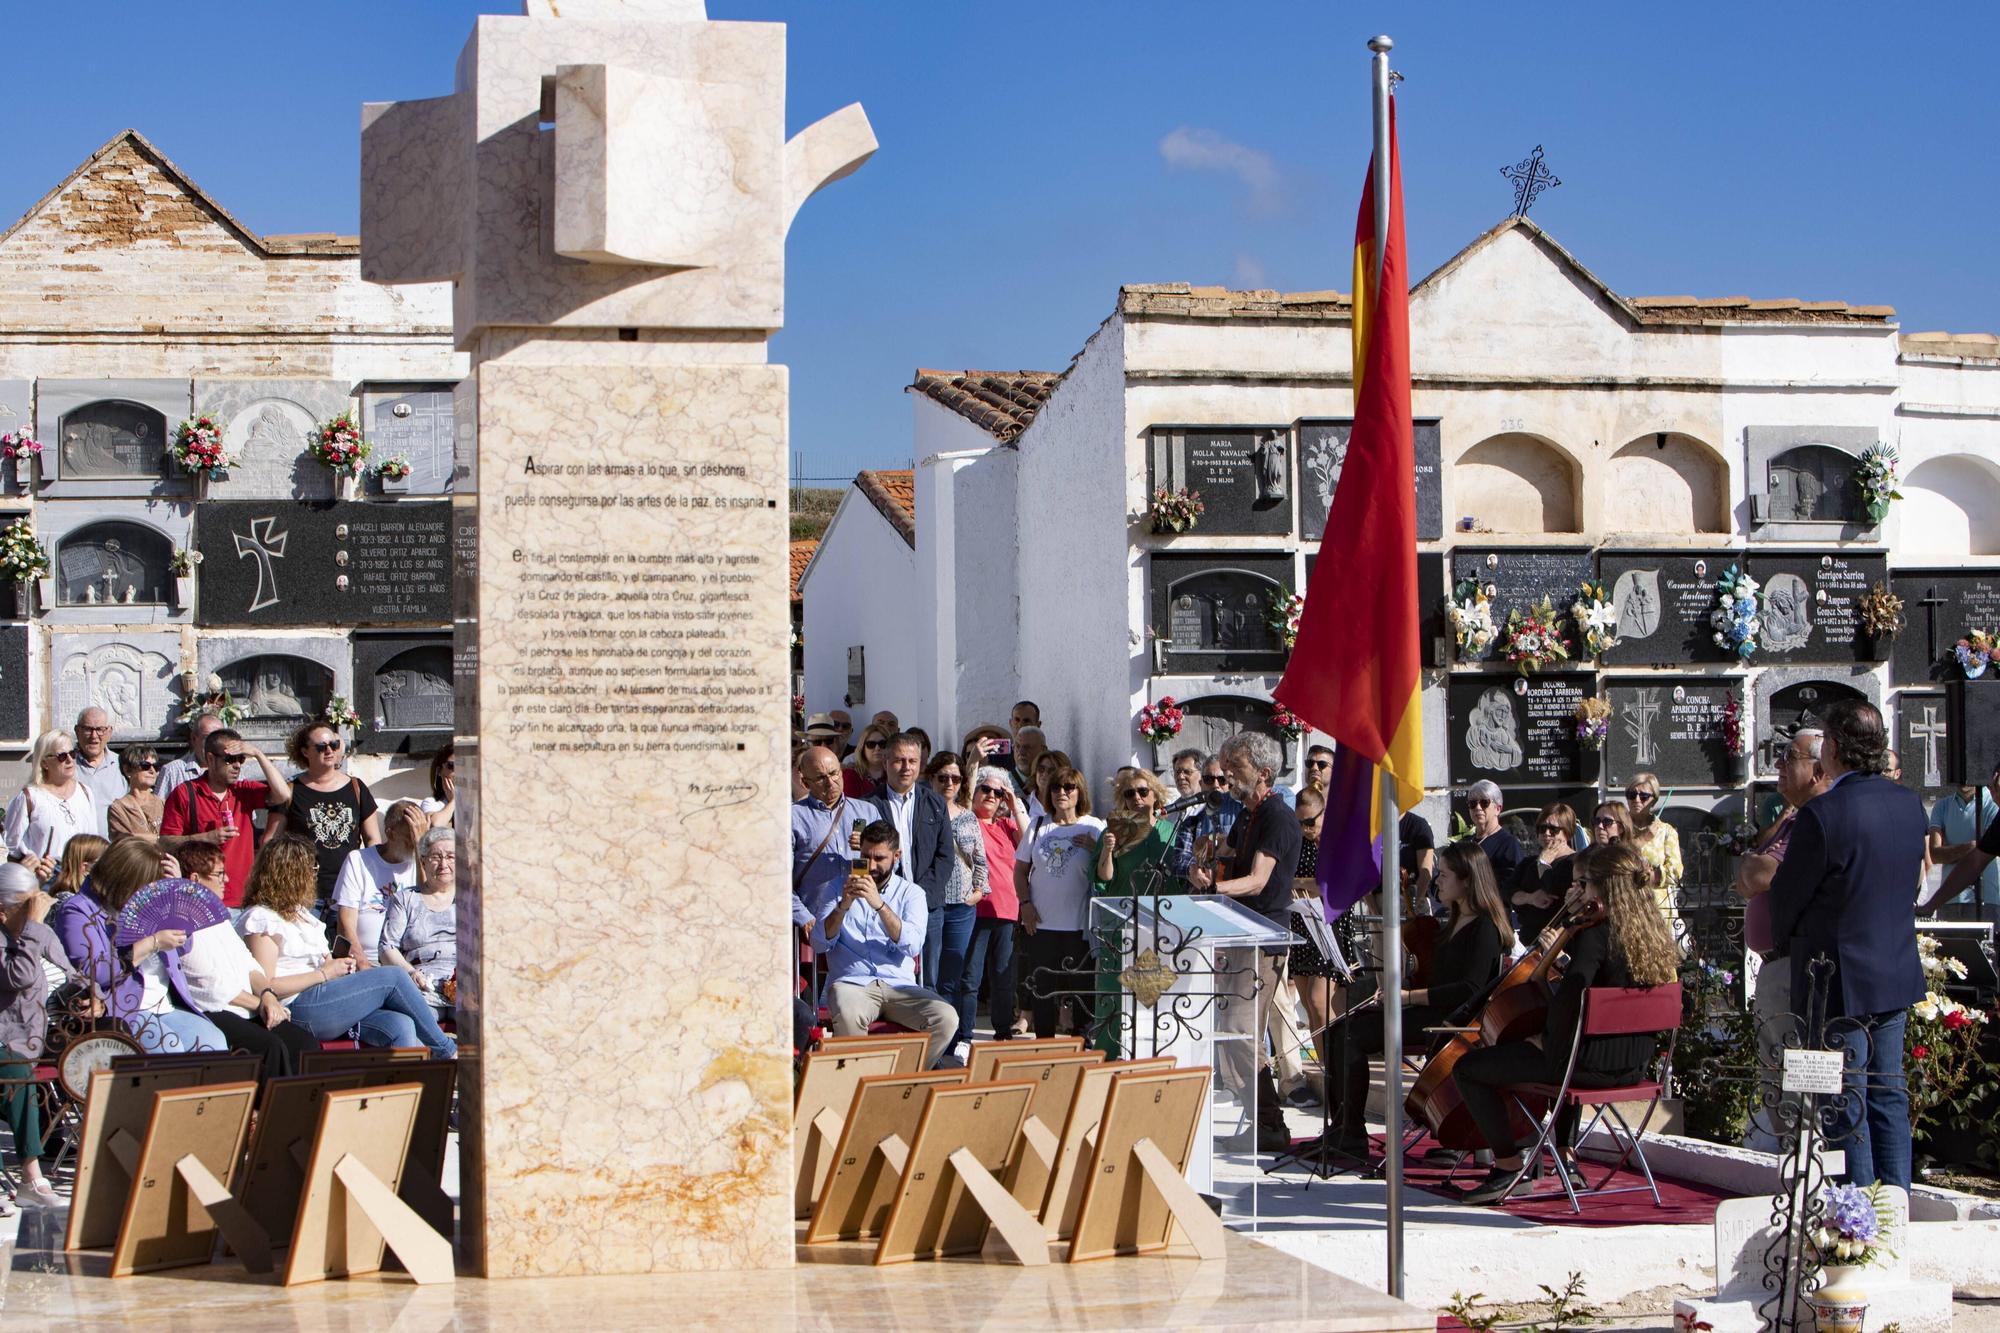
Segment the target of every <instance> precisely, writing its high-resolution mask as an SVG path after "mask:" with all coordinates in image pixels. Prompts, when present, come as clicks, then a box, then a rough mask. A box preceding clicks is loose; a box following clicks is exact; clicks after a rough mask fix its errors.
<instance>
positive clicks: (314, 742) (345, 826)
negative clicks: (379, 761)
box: [268, 721, 428, 961]
mask: <svg viewBox="0 0 2000 1333" xmlns="http://www.w3.org/2000/svg"><path fill="white" fill-rule="evenodd" d="M346 757H347V754H346V745H345V743H344V742H343V741H342V740H341V737H340V730H339V729H338V728H337V727H332V726H328V725H327V724H326V723H325V722H323V721H315V722H308V723H306V724H305V725H304V726H303V727H300V728H299V729H298V730H297V731H294V732H293V733H292V738H291V739H290V740H289V741H287V742H286V743H285V758H287V759H289V760H291V761H292V763H294V764H295V765H297V766H298V767H299V768H302V769H304V770H305V771H304V772H303V773H300V774H298V775H297V776H295V777H294V778H293V779H292V799H291V800H289V801H287V802H285V818H284V823H283V824H282V826H281V825H280V824H279V822H278V821H277V820H276V819H273V820H271V821H270V822H271V832H270V834H269V835H268V837H276V836H277V834H278V830H279V828H280V827H282V828H283V830H284V831H285V832H286V833H291V834H296V835H297V836H298V837H301V838H305V839H307V840H308V841H310V842H311V843H312V845H313V848H314V850H315V851H316V852H317V853H318V855H319V905H320V910H321V911H324V910H325V909H326V904H327V903H328V902H330V901H331V900H332V898H333V882H334V880H335V878H337V877H338V876H339V874H340V867H341V864H342V863H343V862H345V861H346V860H347V855H348V853H349V852H353V851H357V850H359V849H360V848H362V847H373V846H374V845H375V844H376V843H378V842H380V841H382V820H381V818H380V817H379V816H378V815H377V814H376V813H375V796H374V793H372V792H370V791H369V790H368V785H367V784H366V783H364V782H362V781H361V780H360V779H359V778H352V777H349V776H348V775H347V772H346V769H345V767H344V762H345V760H346ZM427 822H428V821H427ZM370 961H373V960H372V959H371V960H370Z"/></svg>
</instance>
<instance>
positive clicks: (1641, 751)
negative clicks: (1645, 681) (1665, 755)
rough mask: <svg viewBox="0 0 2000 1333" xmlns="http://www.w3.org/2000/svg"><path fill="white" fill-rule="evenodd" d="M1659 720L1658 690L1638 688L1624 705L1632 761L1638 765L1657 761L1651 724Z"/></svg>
mask: <svg viewBox="0 0 2000 1333" xmlns="http://www.w3.org/2000/svg"><path fill="white" fill-rule="evenodd" d="M1659 720H1660V692H1659V691H1658V690H1639V691H1637V692H1636V693H1635V694H1634V695H1633V699H1632V702H1631V703H1629V704H1626V705H1625V730H1626V733H1627V734H1628V735H1630V736H1631V737H1632V744H1633V756H1632V762H1633V763H1635V764H1638V765H1640V766H1642V767H1643V766H1645V765H1648V764H1652V763H1656V762H1658V760H1657V757H1656V754H1657V752H1656V751H1655V749H1654V747H1653V724H1654V723H1655V722H1657V721H1659Z"/></svg>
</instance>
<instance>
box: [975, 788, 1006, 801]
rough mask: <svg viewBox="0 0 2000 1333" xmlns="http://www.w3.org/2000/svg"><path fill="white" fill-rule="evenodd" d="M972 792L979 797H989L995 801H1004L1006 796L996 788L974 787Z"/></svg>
mask: <svg viewBox="0 0 2000 1333" xmlns="http://www.w3.org/2000/svg"><path fill="white" fill-rule="evenodd" d="M973 790H974V791H975V792H977V793H978V794H979V795H981V796H991V797H992V798H993V799H994V800H996V801H998V800H1003V799H1005V798H1006V795H1007V793H1006V792H1004V791H1001V790H1000V789H999V788H998V787H975V788H973Z"/></svg>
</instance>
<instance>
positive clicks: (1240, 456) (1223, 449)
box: [1150, 426, 1292, 536]
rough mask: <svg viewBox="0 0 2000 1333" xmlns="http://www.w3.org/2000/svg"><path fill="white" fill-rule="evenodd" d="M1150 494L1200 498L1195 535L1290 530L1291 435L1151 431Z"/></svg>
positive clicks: (1272, 430)
mask: <svg viewBox="0 0 2000 1333" xmlns="http://www.w3.org/2000/svg"><path fill="white" fill-rule="evenodd" d="M1151 437H1152V439H1151V444H1152V447H1151V450H1150V454H1151V462H1152V479H1153V484H1152V489H1153V490H1155V491H1157V490H1160V489H1162V488H1164V489H1166V490H1169V491H1180V490H1191V491H1195V492H1197V493H1199V494H1200V496H1201V503H1202V509H1203V513H1202V516H1201V521H1200V522H1199V523H1198V524H1197V525H1196V529H1195V530H1196V531H1198V532H1214V533H1224V534H1227V535H1230V536H1248V535H1261V534H1289V533H1290V532H1291V531H1292V500H1291V473H1292V465H1291V452H1292V450H1291V433H1290V432H1289V431H1288V430H1286V429H1285V428H1284V427H1282V426H1253V427H1242V428H1228V429H1215V428H1209V427H1194V426H1187V427H1183V426H1155V427H1154V428H1153V429H1152V432H1151Z"/></svg>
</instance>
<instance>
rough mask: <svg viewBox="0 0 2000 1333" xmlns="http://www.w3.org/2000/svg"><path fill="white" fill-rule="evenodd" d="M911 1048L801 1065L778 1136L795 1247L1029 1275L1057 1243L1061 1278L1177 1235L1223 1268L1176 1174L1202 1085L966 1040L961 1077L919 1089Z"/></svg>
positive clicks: (889, 1043) (1201, 1209) (1167, 1063)
mask: <svg viewBox="0 0 2000 1333" xmlns="http://www.w3.org/2000/svg"><path fill="white" fill-rule="evenodd" d="M925 1041H926V1039H925V1037H924V1035H923V1034H922V1033H916V1034H913V1035H909V1036H903V1035H900V1034H892V1035H886V1036H856V1037H830V1038H828V1039H826V1040H825V1041H823V1042H822V1043H821V1044H820V1045H819V1047H818V1048H817V1049H815V1050H814V1051H813V1052H812V1053H811V1054H809V1055H808V1056H807V1057H806V1062H805V1067H804V1069H803V1070H802V1071H801V1073H800V1076H799V1081H798V1087H797V1090H796V1093H795V1095H794V1099H793V1121H792V1125H793V1131H792V1132H793V1167H794V1171H795V1191H796V1192H795V1196H794V1203H795V1205H796V1212H797V1215H798V1216H799V1217H803V1218H810V1220H809V1221H808V1222H807V1224H806V1229H805V1236H804V1243H805V1245H806V1246H807V1247H811V1246H816V1245H828V1244H832V1243H834V1242H836V1241H865V1240H871V1239H872V1240H874V1241H875V1243H876V1244H875V1263H877V1264H893V1263H902V1262H905V1261H908V1260H911V1259H939V1258H944V1257H946V1256H949V1255H960V1254H977V1253H979V1252H980V1251H982V1250H983V1249H984V1248H985V1247H986V1242H987V1240H988V1239H989V1238H990V1237H997V1238H998V1240H999V1241H1000V1243H1001V1244H1002V1245H1003V1246H1004V1247H1005V1248H1006V1250H1007V1251H1008V1252H1010V1253H1011V1254H1012V1255H1013V1257H1014V1259H1015V1260H1016V1261H1017V1262H1019V1263H1022V1264H1026V1265H1039V1264H1046V1263H1048V1262H1049V1261H1050V1257H1051V1252H1052V1251H1054V1250H1059V1249H1060V1247H1061V1246H1062V1245H1064V1244H1067V1246H1068V1250H1067V1255H1066V1258H1067V1260H1068V1262H1071V1263H1077V1262H1080V1261H1082V1260H1085V1259H1103V1258H1108V1257H1110V1256H1112V1255H1117V1254H1144V1253H1148V1252H1153V1251H1159V1250H1164V1249H1166V1248H1167V1246H1168V1244H1169V1242H1170V1241H1172V1240H1173V1238H1174V1232H1175V1230H1176V1228H1178V1229H1179V1231H1180V1232H1181V1233H1182V1234H1184V1235H1185V1236H1186V1238H1187V1240H1188V1241H1189V1242H1190V1243H1191V1244H1192V1246H1193V1247H1194V1250H1195V1253H1196V1254H1197V1255H1199V1256H1200V1257H1201V1258H1203V1259H1220V1258H1222V1256H1223V1244H1224V1233H1223V1227H1222V1223H1221V1221H1220V1220H1219V1219H1218V1218H1217V1217H1216V1215H1215V1213H1214V1212H1213V1211H1212V1210H1211V1209H1210V1208H1209V1206H1208V1204H1207V1203H1206V1202H1205V1201H1204V1200H1203V1199H1202V1197H1201V1196H1200V1195H1199V1194H1198V1193H1196V1192H1195V1189H1194V1187H1193V1186H1191V1185H1189V1184H1188V1182H1187V1178H1186V1175H1185V1172H1186V1170H1187V1165H1188V1159H1189V1156H1190V1154H1192V1152H1193V1151H1194V1147H1195V1134H1196V1132H1197V1130H1198V1127H1199V1125H1200V1122H1201V1107H1202V1103H1203V1101H1204V1099H1206V1098H1207V1097H1208V1095H1209V1080H1210V1073H1211V1071H1210V1070H1209V1069H1207V1068H1206V1067H1202V1068H1187V1069H1180V1068H1176V1067H1175V1065H1174V1061H1173V1060H1172V1059H1170V1058H1160V1059H1151V1060H1124V1061H1106V1060H1105V1058H1104V1053H1103V1052H1102V1051H1095V1050H1090V1051H1087V1050H1084V1049H1083V1041H1082V1039H1081V1038H1079V1037H1054V1038H1047V1039H1040V1040H1030V1041H993V1042H975V1043H973V1045H972V1047H971V1053H970V1055H969V1056H968V1057H967V1060H966V1065H965V1068H963V1069H949V1070H936V1071H934V1072H930V1073H923V1072H920V1071H921V1069H922V1065H923V1057H924V1049H925ZM802 1257H803V1258H805V1259H807V1260H810V1259H811V1250H810V1249H808V1250H807V1251H806V1252H805V1253H804V1254H803V1255H802Z"/></svg>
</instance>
